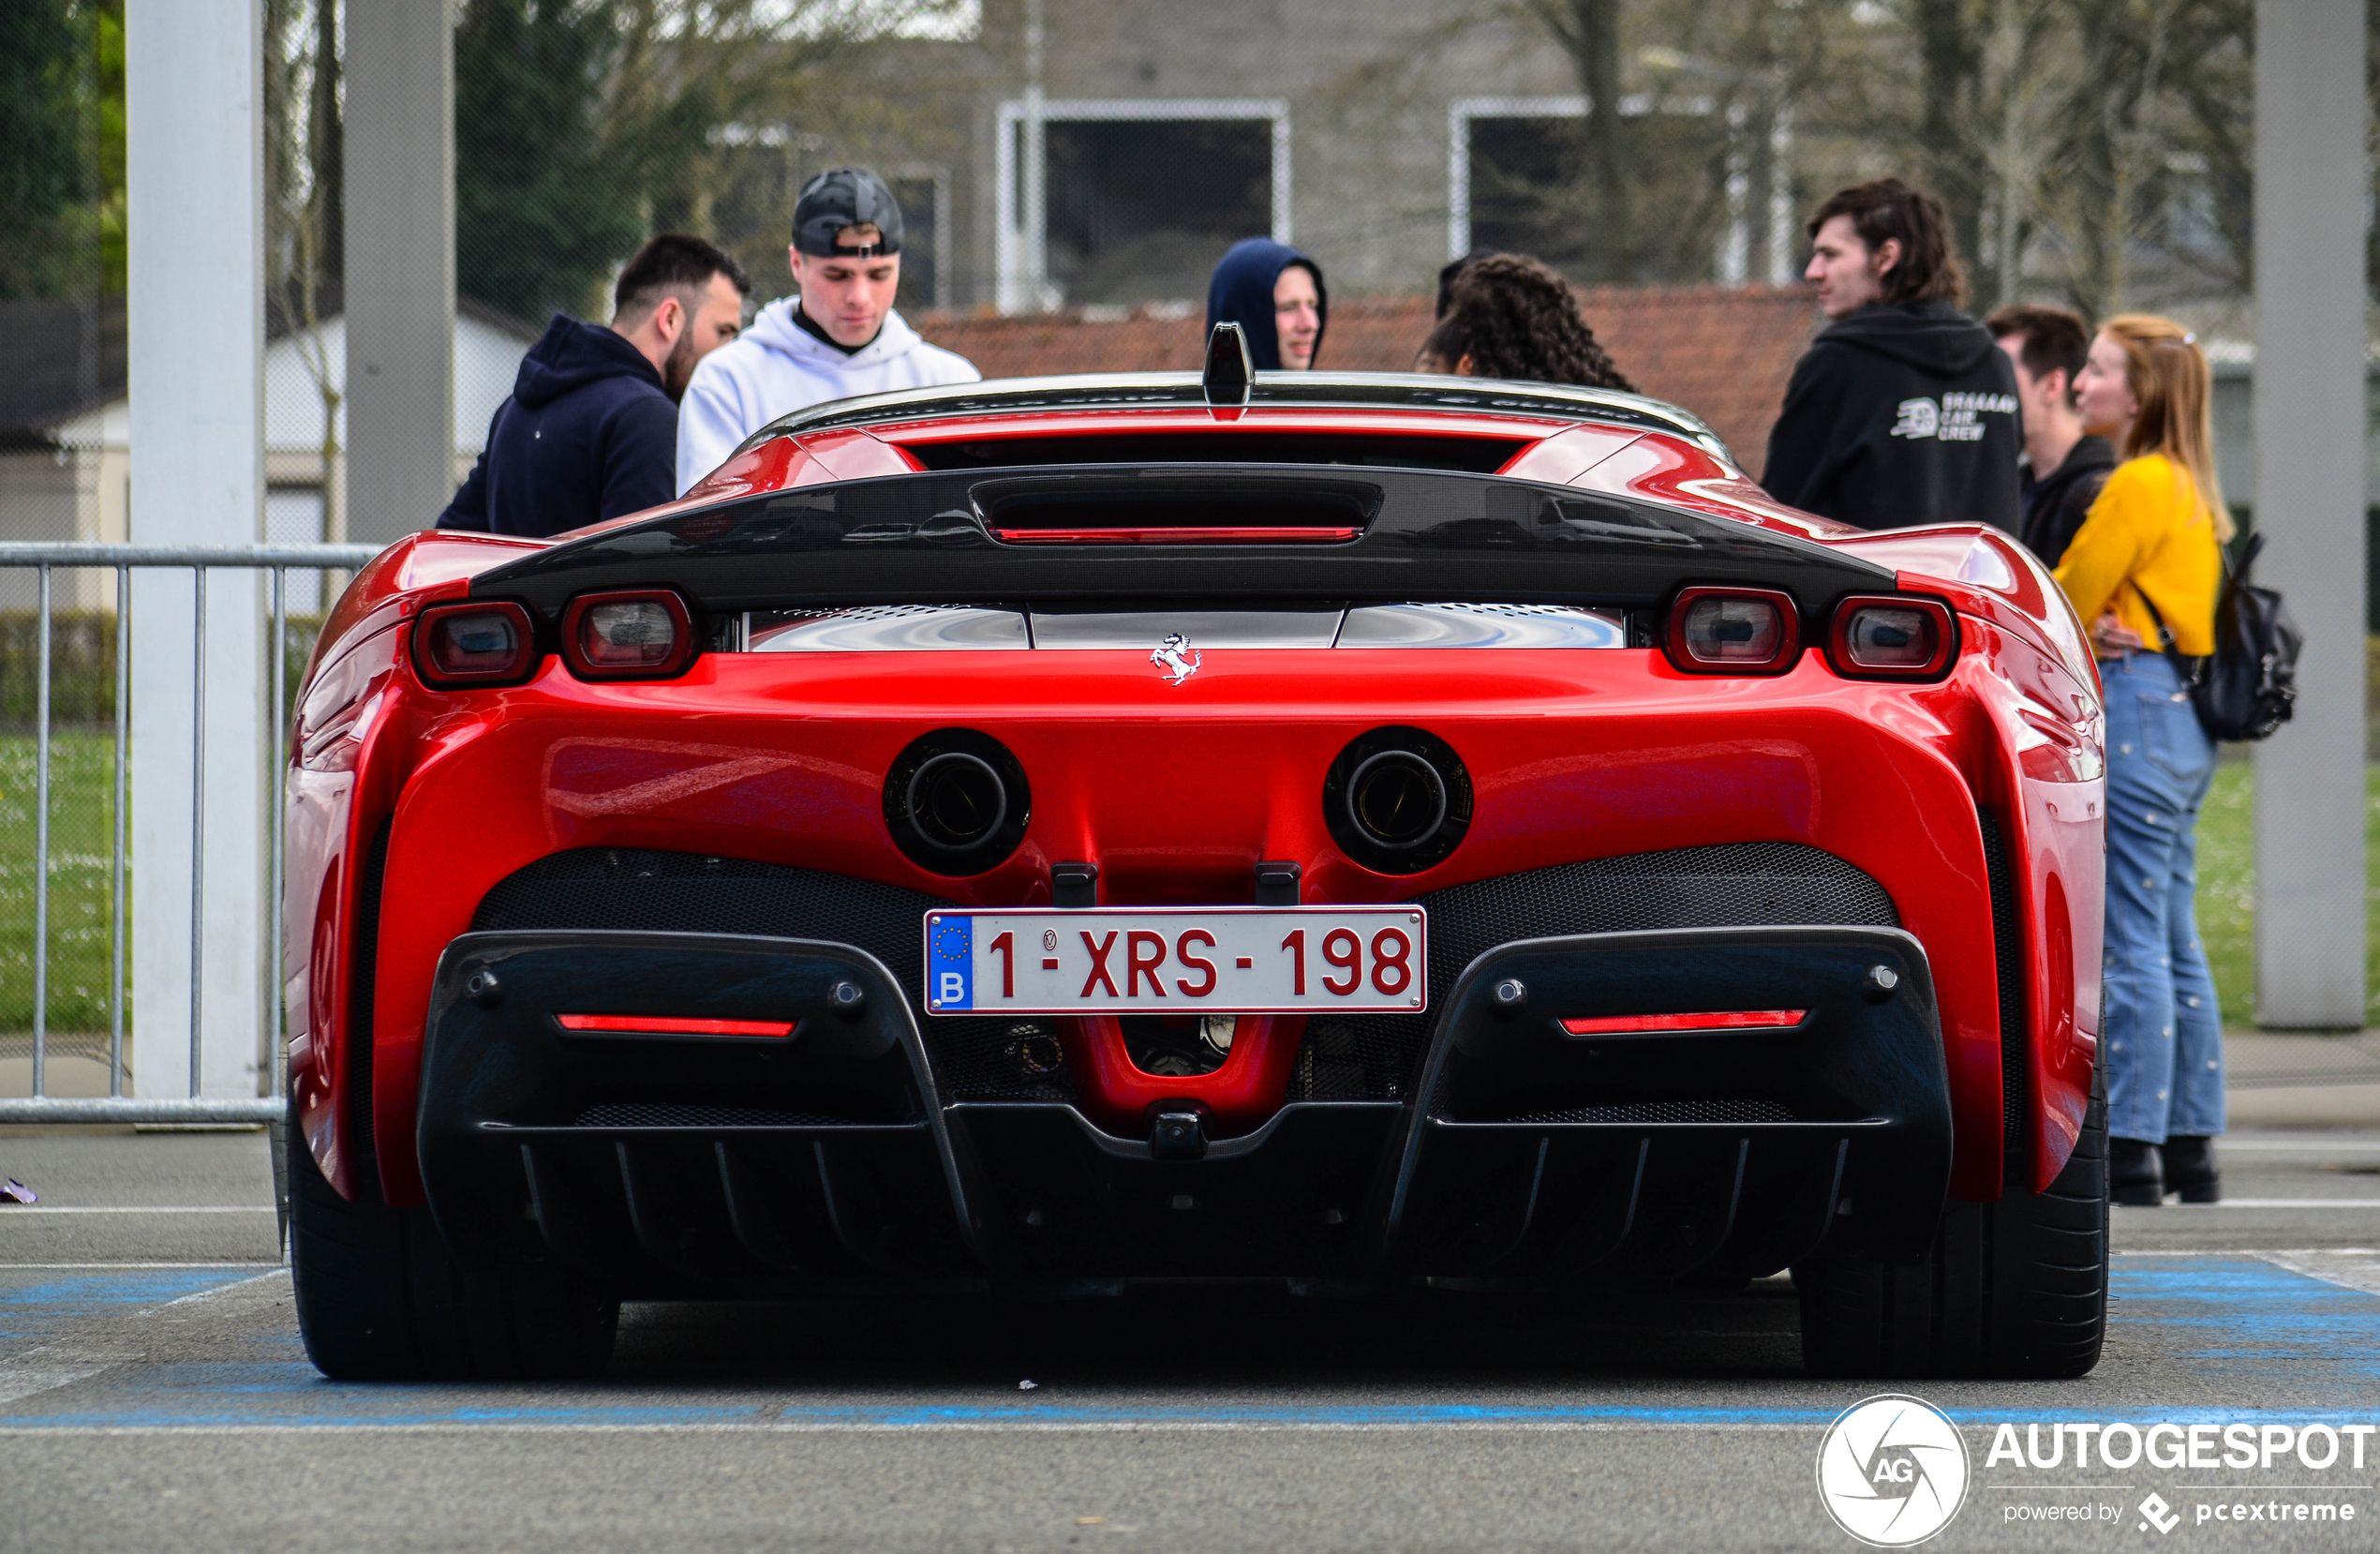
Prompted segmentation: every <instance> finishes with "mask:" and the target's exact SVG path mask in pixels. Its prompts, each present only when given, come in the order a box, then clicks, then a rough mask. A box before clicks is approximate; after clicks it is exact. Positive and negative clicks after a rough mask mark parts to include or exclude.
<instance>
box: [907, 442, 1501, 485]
mask: <svg viewBox="0 0 2380 1554" xmlns="http://www.w3.org/2000/svg"><path fill="white" fill-rule="evenodd" d="M1527 446H1528V442H1527V441H1525V440H1522V439H1515V438H1501V437H1400V436H1397V435H1395V434H1393V433H1387V434H1376V435H1371V436H1365V435H1361V434H1346V433H1337V432H1256V431H1248V432H1242V431H1229V432H1125V433H1111V434H1108V435H1104V436H1102V435H1097V434H1093V435H1090V436H1075V437H1015V438H1006V437H1004V438H986V439H984V440H983V441H972V442H904V443H902V444H901V449H902V451H903V452H905V453H907V454H908V455H909V456H910V457H912V458H914V459H915V460H917V462H919V463H920V464H923V465H924V466H925V467H926V468H927V469H929V470H1000V469H1008V468H1012V467H1018V466H1025V465H1046V464H1209V463H1213V464H1351V465H1361V466H1365V467H1368V468H1372V469H1386V470H1451V471H1460V472H1462V473H1465V474H1476V475H1486V474H1494V473H1495V471H1498V470H1501V469H1502V468H1504V466H1505V465H1506V464H1508V463H1510V461H1511V459H1512V456H1513V455H1515V454H1517V453H1519V452H1520V451H1521V450H1522V449H1523V448H1525V447H1527Z"/></svg>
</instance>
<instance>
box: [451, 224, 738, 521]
mask: <svg viewBox="0 0 2380 1554" xmlns="http://www.w3.org/2000/svg"><path fill="white" fill-rule="evenodd" d="M750 291H751V281H750V280H749V279H747V278H746V277H745V275H744V271H743V267H742V266H740V265H738V264H737V263H736V261H734V260H733V259H730V258H729V257H728V256H727V255H726V254H725V253H723V252H721V250H720V249H719V248H717V247H713V246H712V245H711V244H708V243H706V242H704V241H703V240H702V239H701V238H699V237H688V236H686V235H684V234H682V233H678V232H663V233H662V235H661V236H659V237H656V238H654V239H652V240H651V241H650V242H648V243H647V244H646V245H645V246H644V247H642V248H639V249H638V250H637V251H636V257H634V258H633V259H632V260H630V261H628V267H627V268H626V269H624V270H622V271H621V272H620V276H619V284H618V285H617V286H616V287H614V288H613V291H612V321H611V324H610V326H609V327H608V328H607V327H604V326H602V325H599V324H591V323H581V322H580V321H578V320H576V319H573V318H571V317H570V316H569V315H567V314H563V313H557V314H555V315H554V321H553V322H552V323H550V324H548V325H546V328H545V337H544V338H543V339H541V340H539V341H538V342H537V344H536V345H535V346H533V347H531V348H530V350H529V353H528V355H527V356H526V357H524V358H522V360H521V371H520V376H519V377H518V378H517V379H515V380H514V381H513V394H512V397H510V398H508V399H506V400H505V401H504V403H503V404H501V405H499V406H498V407H497V411H496V419H495V420H494V421H492V422H491V423H489V425H488V428H487V451H486V452H484V453H483V454H481V455H480V461H479V463H478V464H477V465H476V466H474V467H473V468H472V470H471V473H470V477H469V479H467V480H465V481H464V482H463V488H462V489H461V490H459V491H457V492H455V493H454V501H452V502H450V503H448V504H447V508H446V511H445V512H444V513H441V514H440V515H439V520H438V526H439V528H440V529H477V530H488V531H491V532H494V533H498V534H530V535H539V536H543V535H547V534H559V533H561V532H563V531H564V530H572V529H583V528H585V527H586V526H587V525H588V524H590V523H598V522H601V521H602V520H603V519H605V518H616V517H618V516H620V515H621V514H623V513H635V512H641V511H642V510H643V509H645V508H647V507H654V506H658V505H659V504H661V503H662V502H665V501H669V500H670V499H671V498H673V497H675V496H676V495H677V487H676V486H675V484H674V480H673V477H674V473H675V470H676V466H677V402H678V400H679V399H680V398H681V397H683V396H684V395H685V393H686V385H687V383H688V381H691V380H692V378H693V376H694V367H695V365H696V364H697V363H699V362H701V361H702V359H703V358H704V357H706V356H707V355H709V354H710V353H711V352H712V351H716V350H718V349H719V348H720V347H721V346H722V345H725V344H726V343H727V342H728V341H730V340H732V339H734V338H735V337H736V335H737V333H738V332H739V331H740V330H741V328H742V326H743V321H744V298H745V296H746V295H747V294H748V293H749V292H750Z"/></svg>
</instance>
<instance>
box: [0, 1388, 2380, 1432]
mask: <svg viewBox="0 0 2380 1554" xmlns="http://www.w3.org/2000/svg"><path fill="white" fill-rule="evenodd" d="M1856 1392H1857V1388H1856V1387H1855V1386H1848V1385H1847V1386H1846V1387H1845V1388H1844V1389H1843V1398H1842V1402H1844V1403H1848V1402H1851V1401H1853V1400H1854V1399H1855V1394H1856ZM1839 1412H1841V1404H1839V1403H1830V1404H1828V1405H1827V1406H1824V1407H1818V1408H1807V1407H1805V1408H1691V1407H1625V1406H1612V1405H1588V1406H1571V1405H1559V1404H1554V1405H1539V1404H1511V1405H1496V1404H1457V1403H1433V1404H1410V1405H1397V1404H1358V1405H1346V1406H1336V1407H1334V1406H1331V1405H1307V1406H1287V1407H1276V1406H1266V1405H1248V1406H1242V1407H1232V1406H1228V1405H1208V1406H1202V1407H1183V1408H1165V1407H1146V1406H1140V1407H1099V1406H1095V1405H1082V1406H1070V1405H1065V1404H1034V1405H1025V1406H1018V1405H990V1404H984V1405H965V1404H953V1403H909V1404H857V1405H855V1404H796V1405H786V1406H781V1405H776V1404H756V1403H755V1404H737V1405H702V1404H676V1405H661V1404H639V1405H626V1404H623V1405H617V1406H602V1405H595V1406H588V1407H578V1408H527V1407H523V1408H496V1407H456V1408H450V1409H427V1410H419V1409H416V1410H394V1411H392V1412H386V1413H310V1412H276V1411H271V1410H253V1411H252V1410H245V1409H193V1410H171V1409H157V1408H138V1409H124V1410H83V1411H80V1412H72V1413H57V1414H39V1415H17V1416H13V1417H0V1433H9V1434H17V1433H27V1432H37V1431H44V1430H78V1431H90V1430H175V1429H200V1430H202V1429H276V1430H306V1429H335V1430H351V1431H369V1430H418V1429H424V1428H454V1429H470V1428H487V1427H500V1428H513V1429H557V1430H570V1429H630V1430H633V1429H645V1430H673V1429H677V1430H685V1429H722V1428H741V1429H751V1430H768V1429H789V1430H804V1429H809V1430H817V1429H829V1430H831V1429H846V1430H935V1429H995V1430H996V1429H1016V1430H1034V1429H1046V1430H1127V1429H1155V1430H1164V1429H1190V1430H1197V1429H1245V1430H1264V1429H1346V1430H1363V1429H1432V1428H1437V1429H1446V1428H1465V1427H1470V1428H1514V1429H1528V1428H1565V1427H1567V1428H1589V1429H1591V1428H1607V1429H1608V1428H1699V1429H1748V1428H1749V1429H1760V1428H1769V1429H1792V1428H1805V1429H1816V1428H1819V1427H1823V1426H1825V1425H1827V1424H1829V1423H1831V1422H1832V1421H1833V1420H1834V1419H1835V1418H1836V1417H1837V1414H1838V1413H1839ZM1944 1412H1947V1413H1948V1414H1949V1415H1950V1416H1951V1418H1952V1419H1954V1420H1955V1421H1956V1422H1957V1423H1958V1424H1960V1425H1961V1426H1964V1427H1971V1428H1979V1429H1980V1428H1990V1427H1996V1426H1998V1425H2001V1424H2003V1423H2005V1424H2024V1423H2038V1424H2050V1423H2053V1422H2086V1421H2090V1422H2097V1421H2105V1420H2108V1419H2118V1420H2121V1419H2127V1418H2135V1419H2136V1421H2137V1422H2138V1423H2140V1424H2143V1425H2147V1424H2151V1423H2159V1422H2164V1421H2171V1422H2173V1423H2176V1424H2181V1425H2190V1424H2232V1423H2239V1422H2243V1421H2245V1422H2263V1421H2269V1422H2273V1423H2289V1422H2307V1423H2311V1422H2314V1421H2316V1420H2317V1419H2318V1420H2319V1421H2320V1422H2322V1423H2327V1424H2330V1425H2332V1426H2334V1427H2335V1426H2337V1425H2341V1424H2376V1425H2380V1411H2375V1410H2372V1409H2361V1410H2348V1411H2323V1412H2319V1413H2318V1414H2317V1413H2315V1412H2310V1411H2308V1410H2304V1409H2272V1410H2257V1409H2204V1408H2198V1409H2149V1410H2113V1411H2109V1410H2073V1409H2028V1410H2023V1411H2018V1410H2012V1409H1955V1408H1954V1409H1946V1410H1945V1411H1944Z"/></svg>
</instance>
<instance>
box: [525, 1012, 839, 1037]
mask: <svg viewBox="0 0 2380 1554" xmlns="http://www.w3.org/2000/svg"><path fill="white" fill-rule="evenodd" d="M554 1019H555V1021H556V1022H557V1023H558V1024H560V1026H561V1027H562V1029H564V1030H566V1031H589V1032H597V1033H605V1034H622V1033H624V1034H628V1035H632V1036H760V1037H785V1036H791V1035H793V1034H794V1024H795V1023H794V1022H793V1021H791V1020H680V1019H677V1018H675V1017H674V1016H670V1015H661V1014H558V1015H556V1016H554Z"/></svg>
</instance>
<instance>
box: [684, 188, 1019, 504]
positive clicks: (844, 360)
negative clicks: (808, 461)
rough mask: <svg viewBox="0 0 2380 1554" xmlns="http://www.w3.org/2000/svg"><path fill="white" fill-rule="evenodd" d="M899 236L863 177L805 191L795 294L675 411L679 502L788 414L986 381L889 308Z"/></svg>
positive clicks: (697, 380)
mask: <svg viewBox="0 0 2380 1554" xmlns="http://www.w3.org/2000/svg"><path fill="white" fill-rule="evenodd" d="M900 235H901V223H900V204H899V203H898V202H895V201H894V199H893V197H892V190H890V189H888V188H886V187H885V183H884V180H883V179H881V178H879V177H877V176H876V175H875V174H874V173H872V172H869V171H868V170H867V169H865V168H837V169H836V170H835V171H834V172H822V173H820V174H819V175H818V176H817V177H815V178H812V179H811V181H810V182H809V183H808V184H806V185H804V186H803V187H802V191H801V198H800V199H799V200H797V201H796V202H795V203H794V242H793V247H791V248H790V249H788V250H787V256H788V258H789V259H790V260H791V261H792V264H793V270H794V285H795V287H796V291H798V293H799V294H798V295H796V296H791V297H781V298H779V299H778V300H777V301H775V302H772V303H770V304H769V305H768V306H766V307H763V308H762V309H761V310H760V315H759V317H757V318H755V319H753V320H752V324H751V328H750V329H747V330H745V331H744V333H743V335H742V336H740V337H738V338H737V339H736V341H734V342H733V343H732V344H729V345H726V346H722V347H721V348H720V349H719V350H717V351H712V352H711V353H710V354H709V355H708V356H706V357H705V358H703V363H702V365H701V366H698V367H696V368H695V369H694V377H693V381H692V382H690V383H688V384H687V386H686V397H685V399H684V400H683V401H682V402H681V403H680V404H679V406H678V410H677V490H678V494H679V495H681V496H682V495H684V494H685V491H686V489H687V487H689V486H692V485H693V484H694V483H695V482H696V481H698V480H700V479H702V478H703V477H704V476H705V475H707V474H709V473H710V472H711V471H713V470H716V469H717V468H719V466H720V465H721V464H723V463H725V462H726V460H727V456H728V455H730V454H732V453H734V452H735V451H736V444H737V443H739V442H741V441H744V439H745V438H747V437H749V436H751V434H752V433H753V432H755V431H757V430H759V429H760V428H761V427H762V426H766V425H767V424H768V423H769V422H771V421H774V420H776V419H777V418H778V417H779V416H781V415H788V414H791V413H792V412H793V411H797V410H804V409H807V408H808V407H810V406H811V405H816V404H822V403H824V402H825V401H826V400H829V399H844V398H849V397H850V396H853V395H855V394H881V393H883V392H885V390H887V389H906V388H929V387H931V386H933V385H935V384H938V383H973V382H977V381H981V380H982V378H983V374H982V373H980V372H977V371H976V370H975V369H974V366H972V365H971V364H970V363H969V362H968V361H967V360H966V358H964V357H962V356H958V355H954V354H953V353H952V352H950V351H944V350H942V349H940V348H939V347H936V346H930V345H928V344H927V343H926V342H925V341H924V340H923V339H921V338H919V336H918V334H917V332H916V331H915V330H914V329H912V328H910V327H909V325H908V323H907V322H906V321H904V320H903V319H902V318H901V316H900V314H899V313H897V312H895V311H893V295H894V293H895V292H897V291H900Z"/></svg>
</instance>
